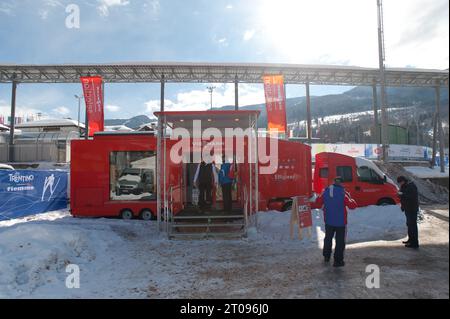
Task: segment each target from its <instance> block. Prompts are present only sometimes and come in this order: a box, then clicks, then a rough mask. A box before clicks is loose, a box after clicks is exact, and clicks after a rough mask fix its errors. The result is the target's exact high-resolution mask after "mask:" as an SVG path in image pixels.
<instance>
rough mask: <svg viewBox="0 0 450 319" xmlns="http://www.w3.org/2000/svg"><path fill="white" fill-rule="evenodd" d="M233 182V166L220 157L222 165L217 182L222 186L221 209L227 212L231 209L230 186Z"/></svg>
mask: <svg viewBox="0 0 450 319" xmlns="http://www.w3.org/2000/svg"><path fill="white" fill-rule="evenodd" d="M233 182H234V171H233V166H232V165H231V164H230V163H228V162H227V160H226V158H225V156H223V157H222V166H221V167H220V171H219V183H220V186H221V188H222V198H223V210H224V211H225V212H227V213H231V211H232V195H231V194H232V193H231V192H232V188H233Z"/></svg>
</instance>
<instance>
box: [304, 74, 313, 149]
mask: <svg viewBox="0 0 450 319" xmlns="http://www.w3.org/2000/svg"><path fill="white" fill-rule="evenodd" d="M305 86H306V138H307V139H308V143H309V144H311V142H312V125H311V96H310V91H309V81H308V82H306V84H305Z"/></svg>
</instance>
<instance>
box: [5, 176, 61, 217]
mask: <svg viewBox="0 0 450 319" xmlns="http://www.w3.org/2000/svg"><path fill="white" fill-rule="evenodd" d="M67 180H68V173H67V172H64V171H29V170H18V171H0V221H1V220H8V219H13V218H19V217H24V216H30V215H35V214H40V213H45V212H48V211H53V210H58V209H63V208H67Z"/></svg>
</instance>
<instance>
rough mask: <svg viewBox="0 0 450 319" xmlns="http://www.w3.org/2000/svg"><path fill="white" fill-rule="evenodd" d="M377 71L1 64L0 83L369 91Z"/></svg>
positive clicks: (396, 80)
mask: <svg viewBox="0 0 450 319" xmlns="http://www.w3.org/2000/svg"><path fill="white" fill-rule="evenodd" d="M379 72H380V71H379V69H377V68H363V67H354V66H332V65H303V64H265V63H253V64H247V63H177V62H168V63H167V62H158V63H113V64H60V65H16V64H0V83H11V82H14V81H15V82H20V83H79V81H80V76H86V75H91V74H92V75H100V76H102V77H103V79H104V81H105V82H106V83H140V82H141V83H160V82H166V83H170V82H173V83H261V79H262V77H263V75H266V74H281V75H283V76H284V79H285V83H286V84H306V83H309V84H312V85H348V86H372V85H373V83H374V80H375V81H376V82H377V83H379V80H378V79H379V75H380V74H379ZM448 74H449V71H448V69H447V70H428V69H413V68H387V69H386V85H387V86H394V87H395V86H413V87H414V86H416V87H435V86H436V83H437V82H439V83H440V85H441V86H443V87H446V86H448Z"/></svg>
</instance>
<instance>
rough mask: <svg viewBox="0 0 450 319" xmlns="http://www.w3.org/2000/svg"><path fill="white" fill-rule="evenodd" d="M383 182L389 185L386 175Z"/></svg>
mask: <svg viewBox="0 0 450 319" xmlns="http://www.w3.org/2000/svg"><path fill="white" fill-rule="evenodd" d="M383 182H384V183H387V176H386V175H383Z"/></svg>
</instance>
